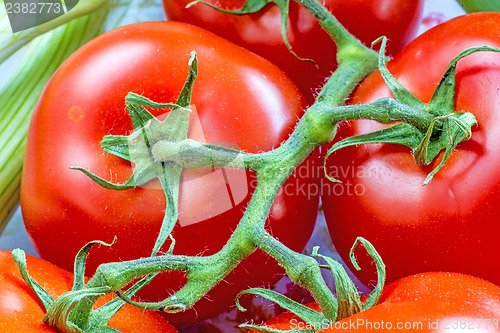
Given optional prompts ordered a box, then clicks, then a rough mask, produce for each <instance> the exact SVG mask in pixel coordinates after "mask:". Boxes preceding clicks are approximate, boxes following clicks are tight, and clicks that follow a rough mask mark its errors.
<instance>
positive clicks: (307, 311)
mask: <svg viewBox="0 0 500 333" xmlns="http://www.w3.org/2000/svg"><path fill="white" fill-rule="evenodd" d="M244 294H252V295H257V296H261V297H264V298H265V299H268V300H270V301H273V302H274V303H276V304H278V305H279V306H280V307H282V308H283V309H285V310H287V311H290V312H292V313H293V314H294V315H296V316H297V317H299V318H300V319H302V320H303V321H305V322H306V323H308V324H310V325H316V324H318V323H324V322H326V321H327V318H326V317H325V315H324V314H323V313H321V312H318V311H316V310H313V309H311V308H308V307H307V306H305V305H302V304H300V303H297V302H295V301H294V300H291V299H290V298H288V297H286V296H284V295H282V294H280V293H277V292H275V291H272V290H269V289H263V288H251V289H247V290H244V291H242V292H240V293H239V294H238V295H237V296H236V306H237V307H238V309H239V310H240V311H246V309H245V308H243V307H242V306H241V304H240V302H239V298H240V297H241V296H242V295H244ZM320 328H322V327H319V328H318V329H320Z"/></svg>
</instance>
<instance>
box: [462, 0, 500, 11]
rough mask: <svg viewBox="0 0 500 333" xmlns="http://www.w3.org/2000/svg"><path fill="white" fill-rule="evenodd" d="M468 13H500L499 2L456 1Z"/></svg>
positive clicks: (495, 0)
mask: <svg viewBox="0 0 500 333" xmlns="http://www.w3.org/2000/svg"><path fill="white" fill-rule="evenodd" d="M457 2H458V3H459V4H460V6H462V7H463V8H464V9H465V11H467V12H468V13H473V12H500V0H457Z"/></svg>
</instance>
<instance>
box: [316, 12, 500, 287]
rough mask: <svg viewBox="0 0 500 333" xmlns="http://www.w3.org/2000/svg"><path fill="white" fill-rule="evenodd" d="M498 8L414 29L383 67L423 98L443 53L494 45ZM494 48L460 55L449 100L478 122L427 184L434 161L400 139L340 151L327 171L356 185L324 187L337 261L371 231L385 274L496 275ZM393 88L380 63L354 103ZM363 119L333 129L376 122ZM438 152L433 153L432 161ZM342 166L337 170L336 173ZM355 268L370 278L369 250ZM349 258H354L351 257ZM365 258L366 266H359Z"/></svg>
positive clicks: (498, 77)
mask: <svg viewBox="0 0 500 333" xmlns="http://www.w3.org/2000/svg"><path fill="white" fill-rule="evenodd" d="M499 22H500V14H499V13H478V14H470V15H466V16H462V17H458V18H456V19H453V20H450V21H448V22H445V23H443V24H441V25H439V26H437V27H435V28H433V29H431V30H430V31H428V32H427V33H425V34H423V35H422V36H420V37H418V38H417V39H415V40H414V41H413V42H412V43H410V44H409V45H408V46H407V47H406V48H404V49H403V50H402V51H401V52H400V53H399V54H398V55H396V56H395V57H394V59H393V60H391V61H390V62H389V63H388V69H389V71H390V72H391V73H393V74H394V76H395V77H396V79H397V80H398V81H399V82H401V83H402V85H403V86H404V87H406V88H407V89H408V90H409V91H410V92H412V93H413V94H415V96H416V97H418V98H419V99H421V100H422V101H424V102H428V101H429V100H430V98H431V96H432V94H433V92H434V90H435V88H436V86H437V84H438V82H439V80H440V77H441V76H442V75H443V74H444V71H445V69H446V67H447V65H448V63H449V62H450V61H451V60H452V59H453V58H454V57H455V56H456V55H458V54H459V53H460V51H462V50H463V49H465V48H467V47H472V46H479V45H485V44H486V45H490V46H496V47H499V46H500V38H499V36H500V23H499ZM499 65H500V54H498V53H494V52H479V53H476V54H473V55H470V56H468V57H466V58H464V59H463V60H461V61H460V62H459V63H458V67H457V88H456V89H457V90H456V91H457V93H456V96H455V109H456V110H457V111H465V112H471V113H472V114H474V115H475V116H476V118H477V120H478V123H479V125H478V126H475V127H474V128H473V129H472V138H471V139H470V140H469V141H467V142H465V143H461V144H460V145H459V146H458V147H457V150H456V151H454V152H453V153H452V155H451V157H450V159H449V160H448V162H447V163H446V164H445V166H444V167H443V168H442V169H441V170H440V171H439V172H438V173H437V174H436V176H435V177H434V178H433V180H432V181H431V182H430V184H428V185H427V186H425V187H422V183H423V182H424V180H425V177H426V175H427V174H428V173H429V172H430V171H431V170H432V169H433V168H434V167H436V165H437V162H436V161H434V163H433V165H431V166H427V167H420V166H417V165H416V164H415V162H414V161H413V157H412V156H411V154H410V152H409V150H408V149H406V148H402V147H400V146H391V145H379V144H377V145H365V146H359V147H351V148H347V149H343V150H341V151H339V152H337V153H336V154H335V155H334V156H331V158H330V159H329V162H328V165H329V168H330V171H329V172H332V171H334V170H333V169H336V170H337V171H342V170H343V172H337V174H338V176H339V179H340V180H341V181H343V182H344V184H348V183H350V184H351V186H358V190H359V191H360V192H359V193H358V195H345V194H343V193H340V192H341V191H340V189H339V188H337V191H336V193H334V192H333V191H332V193H324V194H323V196H322V200H323V206H324V210H325V217H326V220H327V224H328V227H329V230H330V235H331V237H332V239H333V243H334V245H335V247H336V249H337V250H338V252H339V254H340V255H341V257H342V258H343V259H344V261H346V262H349V259H348V254H349V250H350V247H351V245H352V244H353V242H354V240H355V239H356V237H358V236H361V237H364V238H366V239H368V240H369V241H370V242H371V243H372V244H373V245H374V246H375V248H376V249H377V251H378V252H379V253H380V255H381V257H382V258H383V260H384V262H385V263H386V266H387V278H388V281H394V280H396V279H398V278H400V277H402V276H406V275H409V274H414V273H418V272H424V271H452V272H461V273H465V274H470V275H473V276H479V277H481V278H484V279H486V280H489V281H491V282H493V283H496V284H500V266H498V265H494V264H492V263H493V262H495V261H496V260H497V259H496V258H497V256H498V253H500V243H499V242H498V236H497V235H498V233H499V232H500V224H498V223H497V221H498V220H500V210H498V207H499V203H500V202H499V198H500V174H499V170H500V158H499V156H500V145H499V144H498V142H500V121H499V119H500V117H499V116H498V112H497V111H498V105H499V103H500V96H499V94H498V91H499V90H498V89H499V87H500V69H499V68H500V67H499ZM387 96H390V92H389V90H388V88H387V87H386V85H385V84H384V82H383V80H382V78H381V77H380V75H379V73H374V74H373V75H371V76H369V77H368V78H367V79H366V80H365V81H364V82H362V83H361V85H360V87H359V88H358V89H357V91H356V92H355V94H354V96H353V99H352V103H355V104H357V103H365V102H369V101H373V100H377V99H379V98H381V97H387ZM381 126H382V125H379V124H376V123H374V122H369V121H359V122H353V123H351V124H350V126H344V127H343V128H342V130H341V131H340V133H339V136H340V137H346V136H350V135H353V134H361V133H366V132H371V131H374V130H377V129H380V128H381ZM439 160H440V158H439V157H438V161H439ZM342 173H344V174H342ZM358 257H359V259H360V261H361V262H362V263H361V267H365V269H363V270H361V271H360V272H358V273H356V275H357V276H358V277H359V278H360V280H361V281H362V282H364V283H365V284H372V283H373V281H374V280H375V273H374V269H369V266H370V264H371V259H370V258H368V256H367V255H365V254H364V253H362V251H360V252H358ZM351 267H352V266H351ZM366 267H368V269H367V268H366Z"/></svg>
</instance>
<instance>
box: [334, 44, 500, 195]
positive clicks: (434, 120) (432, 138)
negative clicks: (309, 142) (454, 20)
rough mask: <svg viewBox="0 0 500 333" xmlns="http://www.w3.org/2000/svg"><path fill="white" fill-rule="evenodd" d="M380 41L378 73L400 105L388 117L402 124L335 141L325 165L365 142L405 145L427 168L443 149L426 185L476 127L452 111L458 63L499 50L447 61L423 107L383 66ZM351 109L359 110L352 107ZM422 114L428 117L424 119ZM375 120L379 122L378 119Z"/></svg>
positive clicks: (467, 117) (468, 115)
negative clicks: (343, 150) (336, 154)
mask: <svg viewBox="0 0 500 333" xmlns="http://www.w3.org/2000/svg"><path fill="white" fill-rule="evenodd" d="M380 41H381V43H382V45H381V48H380V53H379V70H380V72H381V74H382V77H383V79H384V81H385V82H386V84H387V86H388V87H389V89H390V90H391V92H392V94H393V96H394V98H395V101H396V102H397V103H399V104H398V105H399V107H398V108H397V109H393V110H391V112H392V116H391V117H392V118H393V119H395V118H397V117H401V118H402V119H401V120H402V121H403V122H402V123H399V124H396V125H393V126H391V127H387V128H384V129H382V130H379V131H375V132H372V133H367V134H362V135H357V136H354V137H349V138H346V139H344V140H341V141H339V142H337V143H336V144H334V145H333V146H332V147H331V148H330V149H329V151H328V153H327V155H326V157H325V162H326V159H327V158H328V157H329V156H330V155H331V154H332V153H333V152H335V151H336V150H338V149H341V148H345V147H348V146H353V145H359V144H367V143H391V144H399V145H404V146H407V147H409V148H411V149H412V151H413V156H414V160H415V162H416V163H417V164H418V165H429V164H430V163H432V162H433V160H434V159H435V158H436V157H437V156H438V155H439V154H440V152H441V151H443V150H444V154H443V157H442V159H441V161H440V163H439V164H438V165H437V166H436V167H435V168H434V169H433V170H432V171H431V172H430V173H429V174H428V175H427V177H426V179H425V181H424V183H423V186H425V185H426V184H428V183H429V182H430V181H431V180H432V178H433V176H434V175H435V174H436V173H437V172H438V171H439V170H440V169H441V168H442V166H443V165H444V164H445V163H446V161H447V160H448V158H449V156H450V154H451V153H452V151H453V150H454V149H455V148H456V147H457V145H458V144H459V143H460V142H463V141H466V140H468V139H469V138H470V137H471V135H472V127H473V126H475V125H476V124H477V121H476V118H475V117H474V115H473V114H472V113H469V112H456V111H455V71H456V67H457V63H458V61H459V60H460V59H462V58H464V57H466V56H468V55H470V54H472V53H475V52H480V51H494V52H500V49H497V48H494V47H489V46H480V47H473V48H468V49H466V50H464V51H462V52H461V53H460V54H459V55H458V56H456V57H455V58H454V59H453V60H452V61H451V62H450V64H449V66H448V68H447V70H446V72H445V73H444V75H443V77H442V79H441V81H440V82H439V84H438V86H437V88H436V90H435V92H434V95H433V96H432V98H431V100H430V102H429V103H428V104H426V103H424V102H422V101H420V100H419V99H417V98H416V97H415V96H414V95H412V94H411V93H410V92H409V91H408V90H406V89H405V88H404V87H403V86H402V85H401V84H400V83H399V82H398V81H397V80H396V79H395V78H394V77H393V76H392V74H391V73H390V72H389V71H388V69H387V67H386V66H385V56H384V51H385V45H386V39H385V38H381V39H380ZM384 101H385V102H386V103H392V102H390V101H389V100H388V99H382V100H379V101H377V102H374V104H377V103H378V104H383V103H384ZM394 105H396V104H394ZM401 105H405V106H407V107H408V108H409V109H408V110H409V111H411V112H408V113H407V114H405V113H404V112H402V111H405V110H404V107H403V108H401V107H400V106H401ZM352 108H354V109H355V108H358V107H357V106H352ZM395 114H396V115H395ZM425 114H427V117H426V116H425ZM429 119H430V122H429ZM376 120H378V121H379V119H376ZM325 170H326V169H325ZM326 176H327V178H329V179H330V180H332V181H336V180H335V179H332V178H331V177H329V175H326Z"/></svg>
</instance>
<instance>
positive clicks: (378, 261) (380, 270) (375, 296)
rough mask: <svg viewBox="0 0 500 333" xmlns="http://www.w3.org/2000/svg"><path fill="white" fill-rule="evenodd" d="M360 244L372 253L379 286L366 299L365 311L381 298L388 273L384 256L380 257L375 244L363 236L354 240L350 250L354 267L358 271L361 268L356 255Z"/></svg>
mask: <svg viewBox="0 0 500 333" xmlns="http://www.w3.org/2000/svg"><path fill="white" fill-rule="evenodd" d="M359 244H362V245H363V246H364V248H365V250H366V252H367V253H368V254H369V255H370V257H372V259H373V261H374V262H375V267H376V268H377V286H376V287H375V289H373V290H372V292H371V293H370V295H369V296H368V298H367V299H366V301H365V304H364V305H363V308H362V310H363V311H364V310H367V309H369V308H371V307H373V306H375V305H377V303H378V301H379V299H380V295H381V294H382V290H383V289H384V285H385V276H386V274H385V264H384V262H383V261H382V257H380V255H379V254H378V252H377V251H376V250H375V248H374V247H373V245H372V244H371V243H370V242H369V241H367V240H366V239H364V238H363V237H358V238H356V241H355V242H354V245H353V246H352V248H351V251H350V252H349V258H350V259H351V263H352V265H353V266H354V268H355V269H356V270H358V271H359V270H360V269H361V267H359V265H358V262H357V261H356V258H355V256H354V249H355V248H356V246H358V245H359Z"/></svg>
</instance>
